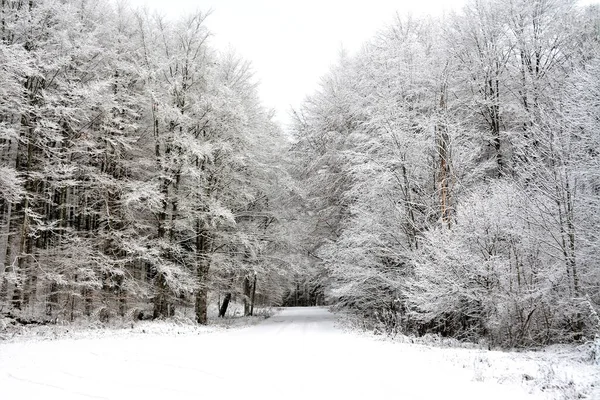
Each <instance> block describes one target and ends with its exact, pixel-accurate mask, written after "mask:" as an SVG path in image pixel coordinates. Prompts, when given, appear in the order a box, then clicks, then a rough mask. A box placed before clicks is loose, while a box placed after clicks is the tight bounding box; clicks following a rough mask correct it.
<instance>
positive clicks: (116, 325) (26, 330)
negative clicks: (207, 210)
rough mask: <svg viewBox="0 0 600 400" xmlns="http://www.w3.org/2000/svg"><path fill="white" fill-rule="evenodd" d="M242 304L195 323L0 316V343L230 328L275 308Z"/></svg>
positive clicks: (212, 310)
mask: <svg viewBox="0 0 600 400" xmlns="http://www.w3.org/2000/svg"><path fill="white" fill-rule="evenodd" d="M240 309H242V310H243V306H240V305H238V304H232V306H231V310H230V312H229V313H228V314H227V316H226V317H225V318H218V317H217V310H216V307H213V308H210V309H209V311H210V312H209V324H208V325H198V324H196V323H195V322H194V321H193V319H192V318H189V317H185V316H179V317H175V318H171V319H168V320H160V321H132V320H129V319H113V320H111V321H109V322H106V323H102V322H98V321H97V320H94V321H91V322H90V321H86V320H85V319H80V320H77V321H76V322H74V323H55V324H40V325H36V324H30V325H22V324H18V323H14V321H13V320H11V319H9V318H0V345H1V344H2V343H3V342H21V341H30V340H57V339H93V338H106V337H131V336H135V335H156V336H160V335H165V336H172V335H200V334H205V333H211V332H218V331H220V330H224V329H229V328H243V327H246V326H251V325H256V324H258V323H260V322H262V321H264V319H265V318H268V317H269V316H271V315H273V314H274V313H276V312H277V309H272V308H264V309H262V308H261V309H257V310H256V312H255V316H253V317H244V316H243V312H240Z"/></svg>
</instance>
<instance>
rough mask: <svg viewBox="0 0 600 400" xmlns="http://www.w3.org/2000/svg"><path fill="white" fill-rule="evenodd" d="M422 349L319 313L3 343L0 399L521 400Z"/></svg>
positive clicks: (299, 311)
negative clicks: (203, 328)
mask: <svg viewBox="0 0 600 400" xmlns="http://www.w3.org/2000/svg"><path fill="white" fill-rule="evenodd" d="M436 354H439V353H435V352H431V351H427V349H426V348H425V347H422V346H411V345H402V344H397V343H391V342H388V341H378V340H374V339H373V338H370V337H364V336H358V335H356V334H352V333H346V332H344V331H342V330H340V329H339V328H337V327H336V324H335V317H334V316H333V315H332V314H330V313H329V312H328V311H327V310H326V309H323V308H296V309H284V310H283V311H281V312H280V313H279V314H278V315H276V316H274V317H272V318H270V319H268V320H266V321H265V322H264V323H261V324H259V325H256V326H252V327H247V328H243V329H232V330H224V331H219V332H213V333H208V334H202V335H195V336H192V335H181V336H177V335H169V336H165V335H140V334H136V335H132V336H127V337H106V338H100V339H98V338H95V339H78V340H75V339H62V340H57V341H42V342H32V341H27V342H17V343H4V344H1V343H0V397H1V398H3V399H17V398H19V399H33V398H43V399H44V400H50V399H61V400H65V399H88V398H93V399H217V398H219V399H376V398H382V399H383V398H385V399H411V400H415V399H441V398H444V399H461V400H462V399H478V400H479V399H511V400H517V399H528V398H533V397H531V396H530V395H528V394H527V393H525V391H524V389H522V388H520V387H517V386H508V385H498V384H496V383H490V382H478V381H477V379H474V375H473V371H472V370H469V369H468V368H461V367H460V366H457V365H454V364H451V363H449V362H448V361H447V360H445V359H444V358H443V357H439V355H436Z"/></svg>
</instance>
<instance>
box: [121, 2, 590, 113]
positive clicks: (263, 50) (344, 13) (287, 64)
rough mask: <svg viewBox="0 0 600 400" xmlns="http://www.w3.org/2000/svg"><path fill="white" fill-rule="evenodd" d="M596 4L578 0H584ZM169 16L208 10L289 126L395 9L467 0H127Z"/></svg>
mask: <svg viewBox="0 0 600 400" xmlns="http://www.w3.org/2000/svg"><path fill="white" fill-rule="evenodd" d="M597 1H599V0H583V1H582V3H591V2H597ZM129 2H130V3H131V4H132V5H133V6H143V5H147V6H148V7H149V8H150V9H156V10H158V11H159V12H162V13H164V14H166V15H167V16H169V17H173V18H175V17H177V16H179V15H181V14H183V13H185V12H186V11H191V10H197V9H199V10H202V11H206V10H209V9H212V10H213V14H212V15H211V16H210V17H209V18H208V20H207V26H208V27H209V29H210V30H211V31H212V32H213V34H214V36H213V39H212V43H213V45H216V46H217V47H218V48H226V47H227V46H228V45H231V46H232V47H233V48H234V49H236V50H237V51H238V52H239V53H240V54H241V55H242V56H243V57H244V58H246V59H249V60H251V61H252V65H253V68H254V71H255V73H256V77H257V79H258V80H259V82H260V89H259V90H260V94H261V98H262V101H263V104H264V105H265V106H267V107H270V108H275V109H276V110H277V119H278V120H279V121H280V122H282V123H284V124H285V123H287V122H288V121H289V114H288V112H289V110H290V107H298V106H299V105H300V103H301V102H302V100H303V99H304V98H305V97H306V96H307V95H309V94H310V93H312V92H313V91H314V90H315V89H316V88H317V86H318V83H319V79H320V77H321V76H323V75H324V74H325V73H327V71H328V70H329V67H330V65H331V64H333V63H335V62H336V60H337V58H338V55H339V51H340V49H341V48H342V47H343V48H344V49H346V50H348V51H349V52H351V53H352V52H355V51H357V50H358V49H360V47H361V45H362V44H363V43H364V42H365V41H367V40H368V39H369V38H370V37H372V36H373V35H374V34H375V32H376V31H377V30H378V29H380V28H382V27H384V26H385V25H386V24H387V23H388V22H391V20H392V19H393V17H394V13H395V12H396V11H398V12H400V13H401V14H402V13H406V12H412V13H413V14H419V13H432V14H440V13H442V12H443V11H447V10H449V9H451V8H460V7H461V6H462V5H463V4H464V3H465V0H369V1H365V0H346V1H344V0H302V1H289V0H288V1H285V0H129Z"/></svg>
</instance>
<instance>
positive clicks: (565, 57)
mask: <svg viewBox="0 0 600 400" xmlns="http://www.w3.org/2000/svg"><path fill="white" fill-rule="evenodd" d="M598 17H599V14H598V8H597V7H589V8H586V9H581V8H578V7H576V6H575V5H574V3H573V2H571V1H568V0H558V1H555V0H552V1H550V0H536V1H533V2H532V1H513V2H508V3H506V2H500V1H495V0H487V1H472V2H469V3H467V5H466V6H465V8H464V9H463V10H462V12H459V13H455V14H452V15H450V16H449V17H447V18H444V19H441V20H437V21H436V20H431V19H429V18H423V19H414V18H397V19H396V21H395V22H394V24H392V25H391V26H389V27H387V28H385V29H383V30H382V31H381V32H380V33H379V34H378V35H377V36H376V37H375V38H373V39H372V40H371V41H370V42H369V43H367V45H366V46H365V47H364V49H363V50H362V51H361V52H360V53H359V54H357V55H356V56H355V57H348V56H345V57H343V58H342V59H341V61H340V64H339V66H337V67H334V68H333V69H332V71H331V72H330V74H329V75H328V76H327V77H326V78H324V80H323V83H322V86H321V89H320V91H319V92H318V93H316V94H315V95H313V96H312V97H310V98H309V99H308V100H307V101H306V103H305V104H304V105H303V107H302V108H300V109H299V110H297V112H296V119H295V125H294V133H295V135H296V139H297V143H296V145H295V149H296V150H297V151H298V153H300V157H301V159H303V160H304V162H303V164H301V166H300V167H299V169H300V170H301V171H302V173H301V174H299V175H300V176H301V178H302V182H304V183H303V184H302V186H303V187H308V188H314V189H313V190H312V191H311V192H309V193H307V197H308V204H310V206H309V207H308V211H307V213H306V214H307V216H306V217H305V218H304V219H303V220H304V221H305V223H306V224H307V225H309V226H312V227H313V230H312V231H311V232H313V235H314V236H313V245H312V248H313V255H314V259H315V260H316V261H315V262H316V263H317V265H321V266H322V267H323V268H324V269H325V270H326V271H327V280H328V281H329V283H330V284H331V286H332V291H331V294H332V299H333V300H334V301H335V302H336V304H337V305H338V306H340V307H344V308H347V309H350V310H354V311H355V312H357V313H360V315H362V316H364V317H365V318H366V319H367V320H370V321H373V322H376V323H381V324H383V325H384V326H385V327H387V329H390V330H395V331H398V330H400V331H404V332H408V333H417V334H424V333H427V332H434V333H440V334H443V335H451V336H454V337H458V338H462V339H468V340H479V339H480V338H485V339H487V340H488V341H489V342H490V343H492V344H493V345H502V346H520V345H539V344H546V343H552V342H557V341H572V340H582V339H584V338H586V337H590V336H593V335H594V334H595V333H597V329H598V326H597V323H596V322H594V320H593V315H592V314H593V312H591V311H590V310H596V311H595V312H596V313H597V309H598V305H599V304H600V297H599V296H600V292H599V291H598V284H599V282H600V281H599V276H598V274H597V271H596V270H597V268H595V265H596V264H597V256H596V253H597V249H598V235H597V234H596V232H595V229H594V228H593V227H595V226H598V223H599V222H600V221H598V215H600V210H599V209H598V199H599V198H600V197H599V196H598V195H599V193H598V190H597V186H598V184H597V179H596V178H597V172H596V170H597V163H598V160H599V158H598V154H597V152H595V151H594V150H593V149H594V148H596V147H597V143H596V142H597V140H598V138H600V136H599V134H598V130H597V128H596V125H597V124H594V123H592V122H591V121H594V120H595V119H594V118H597V115H596V114H597V112H596V108H597V107H596V106H597V104H598V101H597V98H595V97H594V96H596V95H597V93H596V92H595V91H594V90H595V89H594V88H596V87H597V86H598V85H597V83H596V81H597V80H598V78H599V77H600V76H599V75H598V69H597V64H598V55H599V50H600V47H598V44H599V42H598V39H599V37H598V29H597V27H598V24H599V21H600V19H599V18H598ZM596 97H597V96H596ZM596 121H597V119H596ZM332 216H335V217H336V218H335V219H332ZM323 226H326V227H328V228H330V229H323Z"/></svg>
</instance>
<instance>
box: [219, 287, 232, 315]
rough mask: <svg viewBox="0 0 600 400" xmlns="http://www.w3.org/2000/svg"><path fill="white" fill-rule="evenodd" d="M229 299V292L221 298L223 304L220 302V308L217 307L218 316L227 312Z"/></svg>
mask: <svg viewBox="0 0 600 400" xmlns="http://www.w3.org/2000/svg"><path fill="white" fill-rule="evenodd" d="M230 301H231V293H227V294H226V295H225V298H224V299H223V304H221V308H219V318H223V317H225V314H226V313H227V307H229V302H230Z"/></svg>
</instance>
